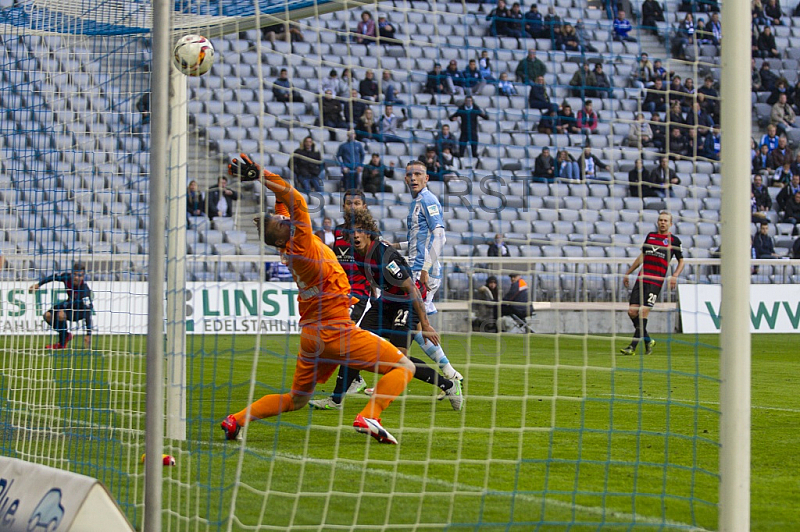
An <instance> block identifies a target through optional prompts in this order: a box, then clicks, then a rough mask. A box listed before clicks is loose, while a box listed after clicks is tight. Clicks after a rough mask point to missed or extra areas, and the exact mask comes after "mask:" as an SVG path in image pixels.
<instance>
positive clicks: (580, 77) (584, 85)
mask: <svg viewBox="0 0 800 532" xmlns="http://www.w3.org/2000/svg"><path fill="white" fill-rule="evenodd" d="M596 84H597V82H596V81H595V79H594V72H592V71H591V70H589V62H588V61H586V62H584V63H583V65H581V67H580V68H579V69H578V70H576V71H575V73H574V74H573V75H572V78H571V79H570V80H569V86H570V87H571V88H570V95H571V96H574V97H575V98H581V99H583V98H587V97H592V96H594V95H595V91H594V87H595V85H596Z"/></svg>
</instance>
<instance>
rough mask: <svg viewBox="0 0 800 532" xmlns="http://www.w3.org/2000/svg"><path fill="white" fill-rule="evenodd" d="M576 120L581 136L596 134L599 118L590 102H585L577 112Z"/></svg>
mask: <svg viewBox="0 0 800 532" xmlns="http://www.w3.org/2000/svg"><path fill="white" fill-rule="evenodd" d="M577 120H578V129H580V130H581V132H582V133H583V134H585V135H591V134H592V133H597V124H598V122H599V117H598V116H597V113H596V112H595V110H594V106H593V104H592V100H586V101H585V102H584V103H583V108H582V109H581V110H580V111H578V116H577Z"/></svg>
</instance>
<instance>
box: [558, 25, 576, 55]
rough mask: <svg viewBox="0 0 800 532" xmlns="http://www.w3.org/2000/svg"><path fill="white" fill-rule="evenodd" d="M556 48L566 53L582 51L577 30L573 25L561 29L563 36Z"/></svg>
mask: <svg viewBox="0 0 800 532" xmlns="http://www.w3.org/2000/svg"><path fill="white" fill-rule="evenodd" d="M556 47H557V48H558V49H559V50H563V51H565V52H579V51H580V48H581V45H580V42H579V39H578V33H577V32H576V31H575V28H574V27H572V24H564V27H562V28H561V35H560V37H559V39H558V42H557V43H556Z"/></svg>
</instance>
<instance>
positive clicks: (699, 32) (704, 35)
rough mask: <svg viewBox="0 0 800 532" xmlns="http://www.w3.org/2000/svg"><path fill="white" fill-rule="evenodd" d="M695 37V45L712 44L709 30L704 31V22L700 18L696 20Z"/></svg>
mask: <svg viewBox="0 0 800 532" xmlns="http://www.w3.org/2000/svg"><path fill="white" fill-rule="evenodd" d="M694 34H695V36H696V37H697V44H698V45H703V44H712V40H711V39H712V37H713V35H711V29H710V28H708V29H706V21H705V20H703V19H702V18H699V17H698V19H697V27H696V28H695V33H694Z"/></svg>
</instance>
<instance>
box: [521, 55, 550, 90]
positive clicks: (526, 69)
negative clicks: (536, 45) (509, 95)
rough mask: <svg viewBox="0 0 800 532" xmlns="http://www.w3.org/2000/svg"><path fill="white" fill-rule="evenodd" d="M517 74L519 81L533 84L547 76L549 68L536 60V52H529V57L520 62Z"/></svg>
mask: <svg viewBox="0 0 800 532" xmlns="http://www.w3.org/2000/svg"><path fill="white" fill-rule="evenodd" d="M515 73H516V76H517V81H521V82H523V83H527V84H531V83H534V82H535V81H536V78H538V77H539V76H542V77H544V76H545V75H546V74H547V67H546V66H545V64H544V63H542V62H541V60H539V59H537V58H536V50H528V56H527V57H526V58H525V59H523V60H522V61H520V62H519V64H518V65H517V69H516V71H515Z"/></svg>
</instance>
